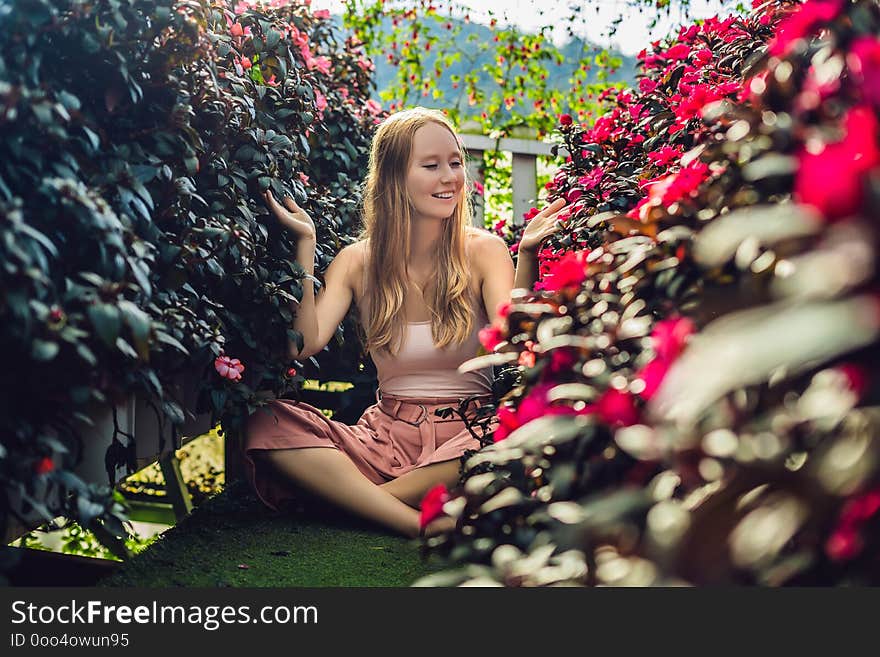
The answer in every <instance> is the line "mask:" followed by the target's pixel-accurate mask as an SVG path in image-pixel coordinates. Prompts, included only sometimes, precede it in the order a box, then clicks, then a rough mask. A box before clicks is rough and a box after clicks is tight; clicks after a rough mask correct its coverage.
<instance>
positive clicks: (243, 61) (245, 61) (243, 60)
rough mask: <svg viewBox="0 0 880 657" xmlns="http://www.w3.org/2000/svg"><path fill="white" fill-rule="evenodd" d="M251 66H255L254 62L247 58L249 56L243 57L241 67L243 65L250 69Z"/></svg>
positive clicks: (246, 69)
mask: <svg viewBox="0 0 880 657" xmlns="http://www.w3.org/2000/svg"><path fill="white" fill-rule="evenodd" d="M251 66H253V64H251V60H250V59H249V58H247V57H242V58H241V67H242V68H243V69H244V70H245V71H248V70H250V68H251Z"/></svg>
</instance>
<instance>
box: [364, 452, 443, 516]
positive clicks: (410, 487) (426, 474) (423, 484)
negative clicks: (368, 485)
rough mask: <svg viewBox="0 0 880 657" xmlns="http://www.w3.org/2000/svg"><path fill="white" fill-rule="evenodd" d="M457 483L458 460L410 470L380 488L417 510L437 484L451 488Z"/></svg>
mask: <svg viewBox="0 0 880 657" xmlns="http://www.w3.org/2000/svg"><path fill="white" fill-rule="evenodd" d="M457 483H458V459H454V460H451V461H441V462H440V463H432V464H431V465H424V466H422V467H421V468H416V469H415V470H410V471H409V472H407V473H406V474H404V475H401V476H399V477H398V478H397V479H392V480H391V481H389V482H386V483H384V484H382V485H381V486H380V488H384V489H385V490H386V491H387V492H389V493H391V494H392V495H393V496H394V497H396V498H397V499H398V500H400V501H401V502H404V503H406V504H408V505H409V506H411V507H414V508H419V505H420V503H421V501H422V498H423V497H424V496H425V493H427V492H428V491H429V490H431V489H432V488H433V487H434V486H436V485H437V484H446V486H447V487H448V488H452V487H453V486H455V484H457Z"/></svg>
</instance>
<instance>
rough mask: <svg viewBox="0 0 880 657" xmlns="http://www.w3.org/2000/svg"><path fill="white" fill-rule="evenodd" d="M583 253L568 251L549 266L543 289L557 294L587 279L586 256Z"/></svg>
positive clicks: (586, 253) (587, 252)
mask: <svg viewBox="0 0 880 657" xmlns="http://www.w3.org/2000/svg"><path fill="white" fill-rule="evenodd" d="M589 254H590V252H589V251H588V250H585V251H569V252H567V253H566V254H565V255H564V256H563V257H562V258H560V259H559V260H557V261H556V262H554V263H552V264H551V265H550V268H549V271H548V275H547V277H546V278H545V280H544V289H545V290H548V291H550V292H557V291H559V290H563V289H565V288H569V287H577V286H579V285H580V284H581V283H583V282H584V281H585V280H586V279H587V256H588V255H589Z"/></svg>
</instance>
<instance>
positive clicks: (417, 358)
mask: <svg viewBox="0 0 880 657" xmlns="http://www.w3.org/2000/svg"><path fill="white" fill-rule="evenodd" d="M365 289H366V288H365ZM366 303H367V302H366V299H364V308H366ZM474 306H475V308H474V311H475V315H476V316H475V322H474V329H473V331H471V334H470V335H469V336H468V338H467V340H465V341H464V343H462V344H455V343H453V344H451V345H447V346H446V347H445V348H443V349H438V348H437V347H436V346H434V338H433V336H432V335H431V322H430V321H425V322H407V325H406V330H405V332H404V336H403V341H402V343H401V345H400V349H399V350H398V352H397V355H395V356H392V355H390V354H389V353H388V352H382V353H372V354H371V356H372V357H373V363H374V364H375V365H376V374H377V376H378V379H379V391H380V392H381V393H382V394H387V395H393V396H395V397H408V398H415V399H426V398H430V397H467V396H470V395H484V394H490V393H491V392H492V380H493V376H492V368H491V367H486V368H483V369H481V370H476V371H473V372H465V373H464V374H461V373H459V371H458V366H459V365H461V364H462V363H463V362H465V361H466V360H470V359H471V358H474V357H475V356H476V355H477V352H478V350H479V349H480V339H479V332H480V329H481V328H483V327H484V326H486V324H488V323H489V318H488V317H487V316H486V311H485V309H484V308H483V304H482V303H475V304H474Z"/></svg>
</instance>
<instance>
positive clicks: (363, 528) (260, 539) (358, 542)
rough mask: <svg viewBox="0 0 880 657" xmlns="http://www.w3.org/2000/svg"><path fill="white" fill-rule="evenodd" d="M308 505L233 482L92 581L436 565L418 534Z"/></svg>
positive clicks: (312, 577) (406, 570) (267, 577)
mask: <svg viewBox="0 0 880 657" xmlns="http://www.w3.org/2000/svg"><path fill="white" fill-rule="evenodd" d="M306 505H307V507H308V508H309V509H310V510H300V511H289V512H286V513H275V512H272V511H269V510H268V509H266V508H265V507H264V506H263V505H262V504H261V503H260V502H259V501H258V500H257V499H256V497H255V496H254V494H253V493H252V492H251V491H250V489H249V488H248V487H247V486H246V485H244V484H242V483H237V484H235V485H233V486H232V487H231V488H230V489H227V490H225V491H223V492H222V493H220V494H218V495H216V496H215V497H213V498H211V499H209V500H207V501H205V502H204V503H202V504H201V505H200V506H199V507H197V508H196V509H195V510H194V511H193V513H192V515H190V516H189V517H188V518H186V519H184V520H183V521H182V522H180V523H179V524H178V525H176V526H175V527H172V528H171V529H169V530H168V531H167V532H166V533H165V534H163V535H162V536H161V537H160V538H159V539H158V540H157V541H156V542H155V543H153V544H152V545H151V546H150V547H149V548H148V549H146V550H145V551H144V552H142V553H141V554H138V555H137V556H135V557H133V558H132V559H131V561H129V562H128V563H126V564H124V565H123V566H121V567H120V569H119V570H118V571H117V572H116V573H114V574H113V575H111V576H110V577H109V578H106V579H104V580H102V581H101V582H99V583H98V586H107V587H115V586H137V587H173V586H186V587H191V586H192V587H195V586H210V587H219V586H234V587H240V586H255V587H263V586H266V587H269V586H297V587H299V586H335V587H346V586H366V587H373V586H391V587H399V586H409V585H410V584H412V583H413V582H414V581H415V580H416V579H418V578H419V577H422V576H424V575H427V574H429V573H431V572H435V571H436V570H439V569H440V568H441V566H442V564H440V563H439V562H436V561H425V560H423V559H422V557H421V553H420V549H419V543H418V541H415V540H410V539H406V538H402V537H398V536H395V535H391V534H389V533H387V532H386V531H384V530H382V529H381V528H376V527H375V526H373V525H368V524H366V523H363V522H360V521H358V520H356V519H354V518H351V517H350V516H347V515H344V514H342V513H340V512H333V511H331V510H329V509H327V508H326V507H323V506H322V505H319V504H317V503H316V502H307V503H306ZM243 566H244V567H243Z"/></svg>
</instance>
